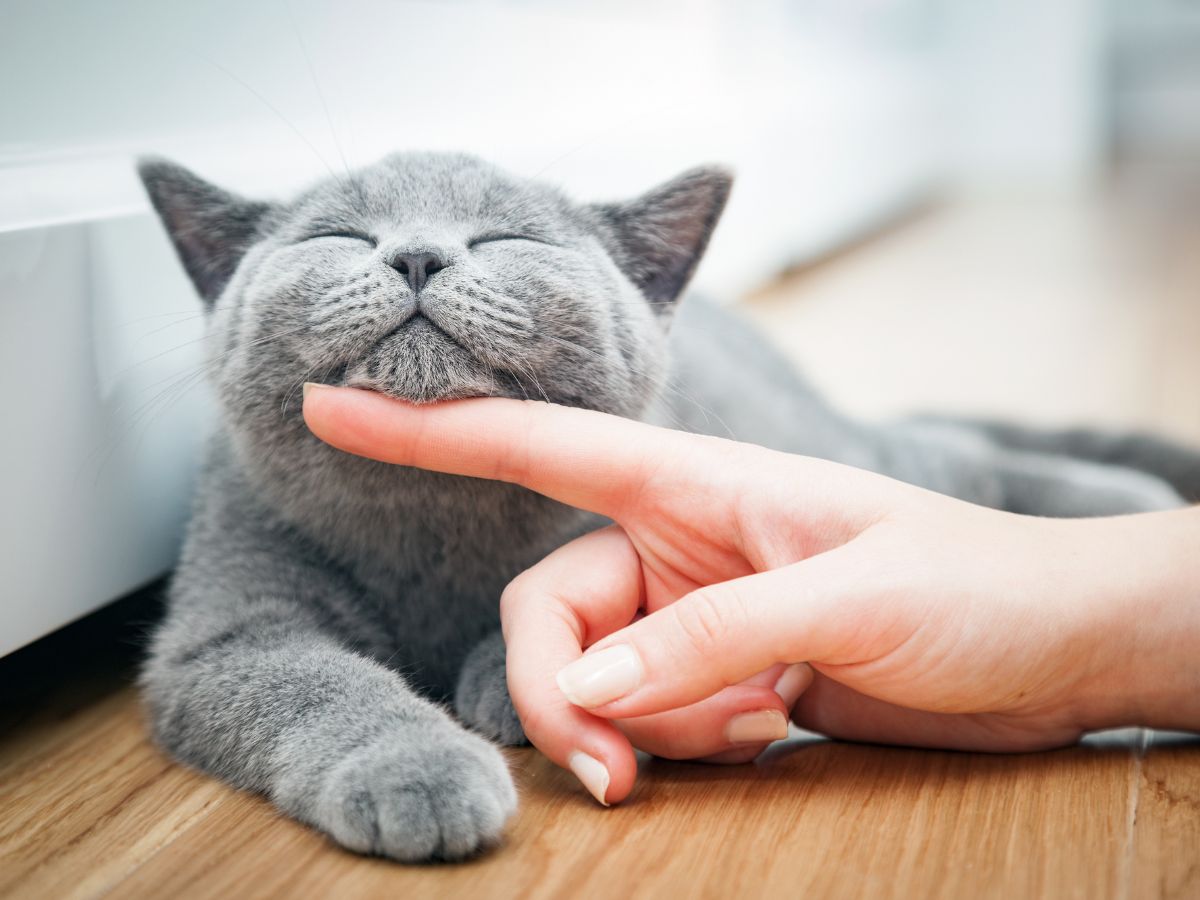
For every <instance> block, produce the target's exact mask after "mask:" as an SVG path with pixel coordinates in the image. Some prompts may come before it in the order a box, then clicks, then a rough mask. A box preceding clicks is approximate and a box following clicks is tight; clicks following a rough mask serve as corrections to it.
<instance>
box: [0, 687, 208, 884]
mask: <svg viewBox="0 0 1200 900" xmlns="http://www.w3.org/2000/svg"><path fill="white" fill-rule="evenodd" d="M229 794H230V792H229V791H228V790H227V789H226V788H224V787H223V786H221V785H219V784H216V783H215V782H213V781H212V780H211V779H209V778H206V777H204V776H202V775H199V774H198V773H195V772H191V771H189V770H187V769H185V768H183V767H182V766H179V765H176V764H175V763H173V762H172V761H170V760H169V759H167V758H166V757H165V756H164V755H163V754H161V753H160V752H159V751H158V750H157V748H155V747H153V746H152V745H151V743H150V741H149V738H148V735H147V733H146V729H145V726H144V724H143V722H142V720H141V716H140V711H139V707H138V703H137V700H136V697H135V695H134V691H133V688H132V687H125V688H122V689H120V690H118V691H116V692H115V693H113V694H111V695H109V696H108V697H105V698H103V699H101V700H98V701H96V702H94V703H92V704H89V705H86V706H84V707H82V708H81V709H79V710H77V711H76V712H74V713H72V714H69V715H67V716H65V717H60V716H58V715H48V716H45V717H43V718H42V720H41V721H36V722H34V723H31V724H30V725H29V726H28V727H26V728H23V729H21V730H19V731H15V732H11V733H10V735H9V736H8V737H7V738H6V739H5V740H4V741H3V742H2V743H0V896H7V895H11V896H21V897H59V898H65V897H92V896H97V895H98V894H100V893H102V892H103V891H104V890H106V889H108V888H110V887H112V886H113V885H115V884H117V883H118V882H120V880H121V879H122V878H124V877H125V876H126V875H127V874H128V873H129V872H130V871H132V870H133V869H134V868H136V866H137V865H138V864H139V863H140V862H141V861H143V860H145V859H147V858H149V857H150V856H152V855H153V854H154V853H156V852H157V851H158V850H159V849H161V848H162V847H163V846H165V845H166V844H168V843H170V842H171V841H172V840H174V839H175V838H177V837H178V836H179V835H181V834H183V833H184V832H185V831H187V830H188V828H189V827H190V826H191V825H192V823H193V822H194V820H195V819H196V818H198V817H202V816H204V815H206V814H207V813H208V812H210V811H211V810H212V809H213V808H214V807H215V806H216V805H217V804H219V803H220V802H222V800H224V799H225V798H226V797H228V795H229Z"/></svg>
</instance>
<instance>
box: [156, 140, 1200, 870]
mask: <svg viewBox="0 0 1200 900" xmlns="http://www.w3.org/2000/svg"><path fill="white" fill-rule="evenodd" d="M142 174H143V178H144V179H145V181H146V184H147V187H148V189H149V191H150V194H151V197H152V199H153V200H154V202H155V206H156V208H157V209H158V211H159V212H160V214H161V215H162V217H163V219H164V222H165V223H166V225H167V228H168V231H169V232H170V233H171V235H172V238H173V240H174V241H175V244H176V248H177V249H178V251H179V253H180V256H181V258H182V260H183V262H184V264H185V266H186V267H187V269H188V271H189V274H191V276H192V278H193V280H194V281H195V283H196V285H197V288H198V289H199V291H200V293H201V295H202V297H203V298H204V299H205V302H206V304H208V306H209V309H210V366H211V369H210V371H211V375H212V378H213V381H214V382H215V384H216V386H217V390H218V396H219V399H220V401H221V409H222V425H221V428H220V430H219V432H218V433H217V435H216V436H215V438H214V440H213V443H212V446H211V449H210V453H209V456H208V461H207V465H206V467H205V470H204V472H203V475H202V479H201V483H200V486H199V489H198V492H197V499H196V508H195V513H194V516H193V519H192V522H191V526H190V529H189V532H188V537H187V543H186V547H185V550H184V554H183V558H182V560H181V562H180V565H179V568H178V571H177V573H176V576H175V578H174V581H173V584H172V588H171V597H170V608H169V611H168V614H167V617H166V620H165V621H164V623H163V624H162V626H161V627H160V628H159V630H158V631H157V633H156V635H155V638H154V642H153V647H152V652H151V656H150V659H149V660H148V662H147V664H146V667H145V671H144V674H143V679H142V681H143V687H144V691H145V696H146V699H147V702H148V706H149V711H150V716H151V721H152V723H153V728H154V732H155V735H156V737H157V739H158V740H159V742H160V743H161V744H162V745H163V746H164V747H166V748H167V749H169V750H170V751H171V752H172V753H174V754H175V755H176V756H177V757H178V758H179V759H181V760H183V761H185V762H188V763H191V764H193V765H195V766H197V767H199V768H201V769H204V770H205V771H208V772H211V773H213V774H215V775H218V776H220V777H222V778H224V779H226V780H227V781H229V782H231V783H233V784H235V785H238V786H240V787H244V788H249V789H252V790H257V791H261V792H263V793H266V794H267V795H269V796H270V797H271V798H272V799H273V800H274V801H275V803H276V804H278V806H279V807H280V808H281V809H282V810H284V811H285V812H287V813H289V814H290V815H293V816H295V817H297V818H299V819H301V820H303V821H306V822H309V823H311V824H313V825H315V826H316V827H318V828H320V829H322V830H323V831H325V832H326V833H328V834H330V835H331V836H332V837H333V838H334V839H336V840H337V841H339V842H340V843H342V844H343V845H345V846H347V847H350V848H352V849H355V850H359V851H362V852H373V853H381V854H385V855H388V856H391V857H394V858H397V859H403V860H420V859H428V858H458V857H462V856H465V855H467V854H470V853H472V852H474V851H476V850H477V849H478V848H480V847H482V846H485V845H487V844H488V843H490V842H493V841H494V840H496V839H497V837H498V836H499V835H500V833H501V831H502V828H503V825H504V822H505V820H506V819H507V818H508V816H509V815H510V814H511V812H512V811H513V809H514V808H515V804H516V795H515V793H514V791H513V787H512V782H511V779H510V776H509V774H508V772H507V769H506V767H505V764H504V761H503V758H502V757H501V755H500V753H499V751H498V750H497V749H496V748H495V747H494V746H493V745H492V744H491V743H489V742H488V741H487V740H485V739H484V738H483V737H480V736H479V735H478V734H475V733H472V732H471V731H469V730H468V729H467V728H464V727H463V725H461V724H459V722H457V721H455V719H454V717H453V716H452V715H451V714H450V713H449V712H448V711H446V710H445V709H444V708H443V707H441V706H439V705H437V703H438V702H439V701H442V702H445V703H447V704H449V705H451V706H452V707H453V708H454V710H455V711H456V712H457V713H458V716H459V718H460V719H461V720H462V721H463V722H465V723H466V725H468V726H470V727H471V728H472V729H474V730H475V731H476V732H481V733H482V734H484V735H486V736H487V737H490V738H495V739H498V740H500V741H501V742H504V743H515V742H518V741H520V740H521V739H522V732H521V728H520V723H519V722H518V721H517V719H516V717H515V715H514V713H513V710H512V707H511V703H510V702H509V700H508V696H507V690H506V688H505V683H504V652H503V645H502V643H501V642H500V639H499V634H498V631H497V625H498V599H499V596H500V593H501V591H502V589H503V588H504V586H505V584H506V583H507V582H508V581H509V580H510V579H511V578H512V577H513V576H515V575H516V574H517V573H518V572H520V571H521V570H522V569H524V568H526V567H528V566H529V565H531V564H532V563H534V562H536V561H537V560H538V559H540V558H541V557H542V556H544V555H545V554H546V553H547V552H548V551H550V550H552V549H553V548H555V547H557V546H559V545H561V544H562V543H564V542H565V541H567V540H568V539H570V538H571V537H573V536H575V535H577V534H580V533H582V532H584V531H585V530H587V529H589V528H592V527H594V526H595V524H596V520H595V519H594V518H592V517H590V516H588V515H585V514H583V513H580V512H578V511H575V510H572V509H569V508H567V507H564V506H561V505H559V504H557V503H554V502H553V501H550V500H547V499H545V498H543V497H541V496H539V495H536V494H533V493H530V492H528V491H525V490H523V489H520V488H517V487H514V486H511V485H507V484H501V483H492V482H483V481H477V480H473V479H464V478H455V477H450V476H444V475H437V474H433V473H428V472H422V471H416V470H412V469H404V468H399V467H393V466H387V465H384V464H381V463H376V462H372V461H369V460H365V459H360V458H358V457H353V456H349V455H345V454H342V453H339V452H338V451H336V450H333V449H332V448H330V447H328V446H327V445H325V444H322V443H320V442H319V441H317V440H316V439H315V438H313V437H312V435H311V434H309V433H308V431H307V430H306V428H305V427H304V424H303V421H302V419H301V417H300V414H299V397H298V393H299V385H300V383H301V382H302V381H304V380H306V379H308V380H316V381H330V382H335V383H351V384H359V385H363V386H369V387H373V388H375V389H378V390H383V391H386V392H389V393H393V394H396V395H398V396H403V397H407V398H409V399H412V400H418V401H426V400H433V399H438V398H442V397H452V396H464V395H472V394H502V395H507V396H516V397H520V396H530V397H534V398H538V397H547V398H549V399H551V400H553V401H556V402H562V403H568V404H573V405H583V406H589V407H592V408H596V409H602V410H605V411H608V412H614V413H619V414H622V415H628V416H635V417H643V418H646V419H648V420H651V421H659V422H663V423H665V424H671V425H675V426H679V427H686V428H690V429H694V430H698V431H708V432H711V433H714V434H719V435H720V434H731V435H733V436H736V437H738V438H739V439H743V440H750V441H755V442H758V443H764V444H768V445H771V446H775V447H778V448H780V449H784V450H790V451H795V452H803V453H808V454H812V455H817V456H823V457H828V458H831V459H838V460H841V461H843V462H847V463H851V464H854V465H859V466H863V467H867V468H872V469H876V470H879V471H883V472H886V473H888V474H890V475H893V476H895V477H898V478H902V479H906V480H909V481H913V482H916V483H918V484H923V485H926V486H929V487H931V488H934V489H937V490H941V491H945V492H947V493H951V494H955V495H958V496H961V497H965V498H966V499H970V500H975V501H977V502H981V503H987V504H989V505H992V506H999V507H1005V508H1010V509H1015V510H1018V511H1025V512H1035V513H1044V514H1052V515H1054V514H1061V515H1083V514H1091V513H1102V512H1120V511H1126V510H1133V509H1153V508H1160V507H1163V506H1170V505H1175V504H1177V503H1179V502H1180V501H1179V498H1178V496H1177V495H1175V494H1174V493H1173V491H1172V490H1171V488H1170V487H1169V486H1168V485H1167V484H1166V483H1165V482H1163V481H1160V480H1158V479H1156V478H1154V477H1152V476H1150V475H1147V474H1143V473H1141V472H1137V471H1134V470H1132V469H1124V468H1112V467H1105V466H1099V465H1095V464H1092V463H1087V462H1082V461H1078V460H1073V459H1062V458H1055V457H1053V456H1050V455H1045V454H1034V453H1027V452H1024V451H1021V450H1019V449H1008V448H1005V447H1003V446H1002V445H1001V444H1000V443H999V442H998V441H995V440H992V439H991V438H989V437H987V436H986V435H985V432H984V431H983V430H981V429H975V428H965V427H962V426H957V425H954V424H937V423H934V424H928V425H915V424H914V425H897V426H895V427H892V428H872V427H868V426H865V425H862V424H860V423H857V422H854V421H851V420H849V419H846V418H844V417H842V416H840V415H838V414H837V413H836V412H834V411H833V410H831V409H829V408H828V407H827V406H826V405H825V404H824V403H823V402H822V400H821V399H820V397H819V396H818V395H817V394H816V393H815V392H813V391H812V390H811V389H809V388H808V387H807V386H806V385H805V384H804V383H803V382H802V381H801V380H800V379H799V377H798V376H797V375H796V374H795V372H794V371H793V370H792V369H791V368H790V367H789V366H788V365H787V364H786V363H785V362H783V361H782V359H781V358H780V357H778V356H777V355H775V354H774V353H772V352H771V351H769V350H768V349H767V348H766V347H765V345H764V344H763V343H762V341H761V340H760V339H759V338H757V337H756V336H755V335H754V334H753V333H752V332H751V331H750V330H749V329H748V328H746V327H745V326H744V325H742V324H740V323H738V322H736V321H735V320H733V319H732V317H730V316H729V315H728V314H725V313H723V312H721V311H720V310H718V309H716V308H714V307H710V306H706V305H703V304H685V305H684V307H683V309H682V310H681V311H680V312H679V313H678V315H675V313H674V303H675V300H676V298H677V296H678V294H679V292H680V291H681V290H682V288H683V286H684V284H685V283H686V281H687V279H688V277H689V276H690V274H691V272H692V270H693V268H694V266H695V264H696V262H697V260H698V259H699V256H700V254H701V253H702V252H703V249H704V246H705V244H706V242H707V239H708V236H709V234H710V232H711V230H712V227H713V225H714V224H715V221H716V219H717V217H718V216H719V214H720V210H721V207H722V206H723V204H724V200H725V196H726V193H727V191H728V186H729V180H728V177H727V176H725V175H724V174H723V173H721V172H719V171H715V170H698V171H696V172H693V173H690V174H689V175H687V176H684V177H683V178H681V179H677V180H676V181H675V182H672V183H669V184H668V185H665V186H664V187H662V188H660V189H658V190H657V191H655V192H652V193H651V194H648V195H646V196H645V197H642V198H639V199H638V200H635V201H633V202H631V203H627V204H618V205H609V206H589V207H585V206H577V205H574V204H571V203H570V202H569V201H567V200H566V199H565V198H563V197H561V196H560V195H559V194H557V193H556V192H554V191H552V190H550V189H548V188H544V187H541V186H538V185H535V184H530V183H526V182H523V181H520V180H518V179H514V178H511V177H509V176H506V175H504V174H503V173H499V172H497V171H496V170H493V169H491V168H490V167H488V166H486V165H485V164H482V163H480V162H478V161H476V160H473V159H470V158H467V157H458V156H446V155H432V154H430V155H411V156H397V157H392V158H389V159H388V160H385V161H384V162H383V163H380V164H379V165H377V166H375V167H372V168H370V169H367V170H364V171H363V172H361V173H359V174H358V175H356V176H355V178H354V181H353V182H346V181H339V180H333V181H330V182H328V183H326V184H324V185H321V186H319V187H318V188H316V189H314V190H313V191H312V192H310V193H309V194H306V195H304V196H303V197H301V198H300V199H299V200H298V201H296V202H295V203H292V204H288V205H272V204H259V203H249V202H247V201H243V200H240V199H239V198H235V197H232V196H231V195H228V194H225V193H223V192H221V191H219V190H217V189H215V188H212V187H211V186H209V185H206V184H205V183H204V182H201V181H200V180H199V179H196V178H195V177H194V176H192V175H190V174H189V173H187V172H186V171H184V170H181V169H179V168H178V167H175V166H172V165H170V164H167V163H161V162H151V163H146V164H143V167H142ZM364 238H365V239H366V240H364ZM418 252H419V253H420V254H426V255H427V256H428V257H429V258H430V259H433V260H435V261H436V263H437V266H436V267H435V266H433V265H430V267H429V268H430V269H431V270H432V271H433V272H434V274H432V275H430V276H429V280H428V282H427V283H425V284H424V285H423V286H422V285H421V284H420V283H419V282H417V283H416V284H417V287H418V288H420V289H419V290H415V289H414V282H413V280H412V276H411V275H410V274H409V273H410V265H409V263H407V262H404V260H410V261H411V260H413V259H418V257H417V256H414V255H413V254H414V253H418ZM421 258H424V257H421ZM422 265H424V264H422ZM422 272H423V273H424V269H423V270H422ZM422 277H424V274H423V275H422ZM689 305H690V306H691V308H690V309H689ZM672 321H673V326H672V327H671V329H670V334H671V338H670V342H671V348H672V349H671V352H670V353H669V352H668V349H667V338H666V334H667V332H668V327H667V326H668V324H669V323H672ZM669 356H671V357H673V358H674V360H675V362H674V368H673V372H674V374H673V375H672V376H671V377H670V378H668V376H667V375H666V372H667V360H668V357H669ZM1135 455H1136V454H1135ZM1198 468H1200V467H1198Z"/></svg>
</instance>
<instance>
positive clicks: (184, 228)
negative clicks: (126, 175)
mask: <svg viewBox="0 0 1200 900" xmlns="http://www.w3.org/2000/svg"><path fill="white" fill-rule="evenodd" d="M138 174H139V175H140V176H141V178H142V184H144V185H145V186H146V193H147V194H149V195H150V202H151V203H152V204H153V205H154V209H155V211H157V212H158V216H159V218H160V219H162V223H163V226H164V227H165V228H166V229H167V234H168V235H170V237H171V243H173V244H174V245H175V252H176V253H177V254H179V260H180V262H182V263H183V267H184V269H186V270H187V273H188V275H189V276H190V277H191V279H192V283H193V284H194V285H195V286H196V290H197V291H198V292H199V294H200V297H201V298H202V299H203V300H204V304H205V306H211V305H212V304H213V303H215V302H216V299H217V298H218V297H220V296H221V292H222V291H223V290H225V285H226V284H228V283H229V279H230V278H232V277H233V273H234V271H235V270H236V269H237V266H238V263H239V262H241V259H242V257H243V256H244V255H245V253H246V251H247V250H249V249H250V247H251V246H252V245H253V244H254V243H255V242H256V241H257V240H259V238H260V237H261V234H260V231H259V229H260V227H261V225H262V221H263V218H264V217H265V216H266V214H267V212H268V211H269V210H270V209H271V205H270V204H269V203H258V202H256V201H253V200H245V199H243V198H242V197H238V196H236V195H235V194H231V193H229V192H228V191H226V190H222V189H221V188H219V187H217V186H216V185H215V184H210V183H209V182H207V181H205V180H204V179H203V178H201V177H200V176H199V175H196V174H194V173H192V172H190V171H189V170H187V169H185V168H184V167H183V166H181V165H177V164H176V163H173V162H171V161H170V160H166V159H159V158H143V159H140V160H138Z"/></svg>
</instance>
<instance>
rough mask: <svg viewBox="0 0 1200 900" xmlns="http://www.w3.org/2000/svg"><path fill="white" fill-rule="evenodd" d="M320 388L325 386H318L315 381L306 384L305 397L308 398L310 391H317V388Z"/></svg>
mask: <svg viewBox="0 0 1200 900" xmlns="http://www.w3.org/2000/svg"><path fill="white" fill-rule="evenodd" d="M319 387H324V385H323V384H317V383H316V382H313V381H306V382H304V396H305V397H307V396H308V393H309V391H312V390H315V389H316V388H319Z"/></svg>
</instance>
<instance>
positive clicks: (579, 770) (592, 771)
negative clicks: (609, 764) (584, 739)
mask: <svg viewBox="0 0 1200 900" xmlns="http://www.w3.org/2000/svg"><path fill="white" fill-rule="evenodd" d="M567 765H568V766H570V767H571V771H572V772H574V773H575V777H576V778H578V779H579V780H580V782H582V783H583V786H584V787H585V788H587V789H588V793H589V794H591V795H592V796H593V797H595V798H596V800H597V802H598V803H599V804H600V805H601V806H608V801H607V800H605V799H604V795H605V794H607V793H608V769H606V768H604V763H602V762H600V760H598V759H596V757H594V756H588V755H587V754H586V753H584V752H583V751H582V750H575V751H572V753H571V755H570V756H568V757H567Z"/></svg>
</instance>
